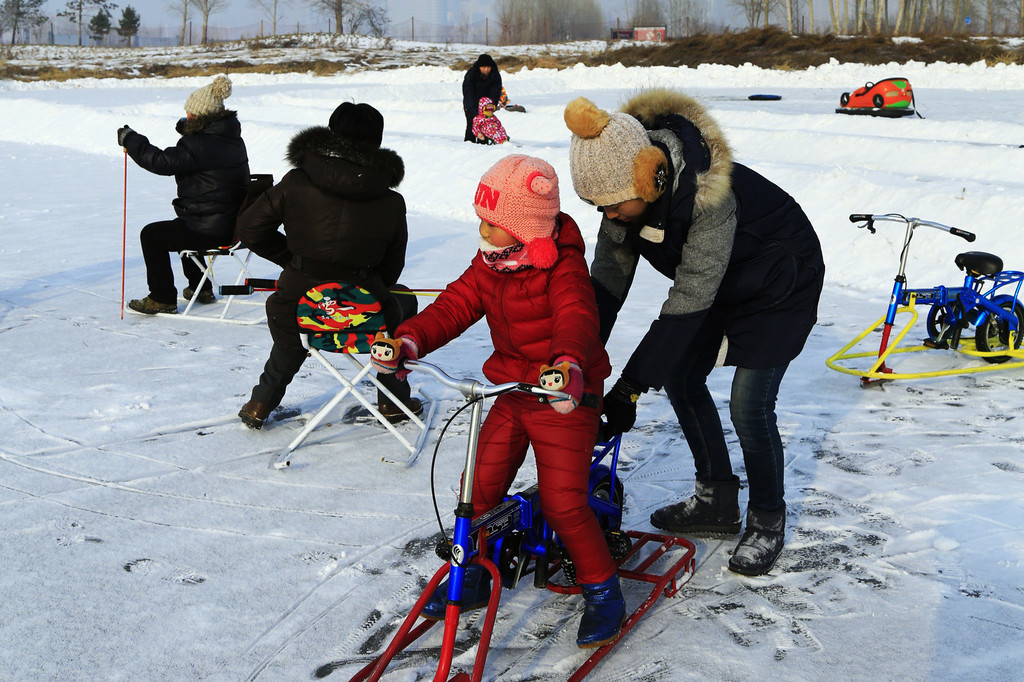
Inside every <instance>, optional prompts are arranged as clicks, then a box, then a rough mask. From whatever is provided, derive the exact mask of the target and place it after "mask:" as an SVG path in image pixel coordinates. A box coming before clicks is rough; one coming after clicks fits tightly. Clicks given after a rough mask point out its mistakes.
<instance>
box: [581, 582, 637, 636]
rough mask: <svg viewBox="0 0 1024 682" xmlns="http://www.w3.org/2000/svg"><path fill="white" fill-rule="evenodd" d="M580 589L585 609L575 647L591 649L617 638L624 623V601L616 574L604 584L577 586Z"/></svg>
mask: <svg viewBox="0 0 1024 682" xmlns="http://www.w3.org/2000/svg"><path fill="white" fill-rule="evenodd" d="M580 588H581V589H582V591H583V602H584V606H583V618H582V619H581V620H580V631H579V633H578V634H577V635H576V646H578V647H579V648H581V649H593V648H596V647H599V646H602V645H604V644H607V643H608V642H610V641H612V640H613V639H615V638H616V637H618V635H619V630H621V629H622V622H623V621H624V620H626V600H625V599H623V598H622V590H621V589H620V588H619V574H618V573H615V574H613V575H612V577H611V578H608V580H605V581H604V582H603V583H593V584H590V585H580Z"/></svg>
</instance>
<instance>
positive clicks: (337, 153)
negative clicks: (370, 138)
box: [285, 126, 405, 197]
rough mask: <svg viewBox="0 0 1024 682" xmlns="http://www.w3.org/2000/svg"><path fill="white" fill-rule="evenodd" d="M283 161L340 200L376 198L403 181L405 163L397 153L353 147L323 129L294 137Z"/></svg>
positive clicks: (367, 147) (301, 132) (375, 148)
mask: <svg viewBox="0 0 1024 682" xmlns="http://www.w3.org/2000/svg"><path fill="white" fill-rule="evenodd" d="M285 158H286V159H287V161H288V163H290V164H291V165H292V166H294V167H295V168H299V169H302V170H304V171H305V172H306V174H307V175H309V178H310V180H311V181H312V182H313V184H315V185H317V186H318V187H320V188H322V189H323V190H324V191H326V192H329V193H331V194H336V195H339V196H350V197H369V196H377V195H380V194H383V193H385V192H386V191H388V190H389V189H394V188H396V187H398V185H399V184H401V182H402V180H403V179H404V178H405V163H404V162H403V161H402V157H400V156H399V155H398V154H397V153H396V152H394V151H392V150H390V149H386V148H384V147H369V146H365V145H359V144H353V143H352V141H351V140H349V139H347V138H344V137H341V136H340V135H337V134H335V133H334V132H332V131H331V129H330V128H327V127H324V126H314V127H312V128H306V129H305V130H302V131H300V132H299V133H298V134H296V135H295V137H293V138H292V140H291V142H289V143H288V153H287V155H286V157H285Z"/></svg>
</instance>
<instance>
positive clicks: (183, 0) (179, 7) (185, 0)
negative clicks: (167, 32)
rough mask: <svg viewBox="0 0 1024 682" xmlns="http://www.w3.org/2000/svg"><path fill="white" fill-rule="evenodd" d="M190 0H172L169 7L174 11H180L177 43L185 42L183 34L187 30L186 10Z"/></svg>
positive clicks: (184, 34)
mask: <svg viewBox="0 0 1024 682" xmlns="http://www.w3.org/2000/svg"><path fill="white" fill-rule="evenodd" d="M189 3H190V0H173V2H171V4H170V8H171V9H172V10H174V11H175V12H178V11H180V12H181V33H179V34H178V44H179V45H184V44H185V36H186V33H187V31H188V10H189V8H190V7H191V5H190V4H189Z"/></svg>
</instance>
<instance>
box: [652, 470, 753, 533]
mask: <svg viewBox="0 0 1024 682" xmlns="http://www.w3.org/2000/svg"><path fill="white" fill-rule="evenodd" d="M739 490H740V479H739V478H737V477H736V476H733V477H732V479H731V480H728V481H701V480H697V481H696V482H695V483H694V490H693V496H692V497H688V498H686V499H685V500H683V501H682V502H677V503H676V504H670V505H668V506H667V507H662V508H661V509H658V510H657V511H655V512H654V513H653V514H651V525H652V526H654V527H655V528H660V529H662V530H667V531H668V532H670V533H694V532H697V533H738V532H740V505H739V501H738V497H739Z"/></svg>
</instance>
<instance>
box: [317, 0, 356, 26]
mask: <svg viewBox="0 0 1024 682" xmlns="http://www.w3.org/2000/svg"><path fill="white" fill-rule="evenodd" d="M349 5H351V0H310V6H311V7H313V8H314V9H318V10H320V11H321V12H323V13H325V14H327V15H328V16H331V17H333V18H334V32H335V33H339V34H340V33H344V32H345V30H344V26H345V18H346V17H347V16H348V9H349Z"/></svg>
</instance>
